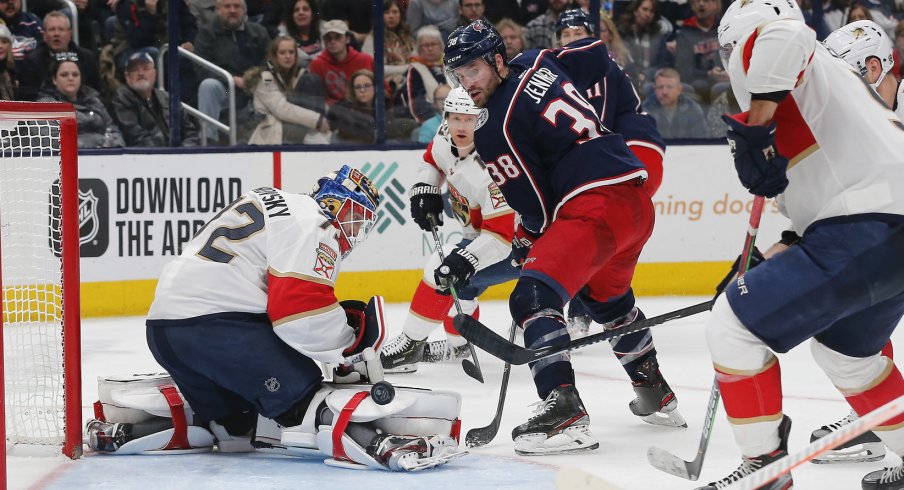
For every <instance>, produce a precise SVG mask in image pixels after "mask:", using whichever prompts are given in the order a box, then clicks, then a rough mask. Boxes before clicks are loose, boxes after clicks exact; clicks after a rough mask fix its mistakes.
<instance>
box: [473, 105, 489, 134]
mask: <svg viewBox="0 0 904 490" xmlns="http://www.w3.org/2000/svg"><path fill="white" fill-rule="evenodd" d="M489 118H490V113H489V111H487V110H486V109H481V110H480V115H478V116H477V125H476V126H475V127H474V130H475V131H477V130H478V129H480V127H481V126H483V125H484V124H486V122H487V120H488V119H489Z"/></svg>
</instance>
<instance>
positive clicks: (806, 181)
mask: <svg viewBox="0 0 904 490" xmlns="http://www.w3.org/2000/svg"><path fill="white" fill-rule="evenodd" d="M728 70H729V74H730V76H731V84H732V89H733V90H734V94H735V96H736V97H737V100H738V103H739V104H740V106H741V108H742V109H743V110H745V111H746V110H747V109H749V107H750V100H751V95H750V94H765V93H771V92H778V91H783V90H790V91H791V93H790V95H789V96H788V97H786V98H785V100H783V101H782V102H781V103H780V104H779V105H778V109H777V110H776V112H775V121H776V137H775V139H776V146H777V147H778V151H779V153H781V154H782V155H784V156H785V157H787V158H788V160H789V164H788V181H789V185H788V188H787V189H785V192H784V193H783V194H781V195H779V196H778V197H777V198H776V200H777V202H778V204H779V207H780V209H781V210H782V213H783V214H784V215H785V216H787V217H788V218H789V219H790V220H791V223H792V227H793V228H794V231H796V232H797V233H803V231H804V230H805V229H806V228H807V227H808V226H809V225H810V224H811V223H813V222H814V221H818V220H822V219H825V218H831V217H835V216H847V215H854V214H864V213H885V214H898V215H900V214H904V157H902V154H901V148H904V125H902V124H901V121H900V120H899V119H898V117H897V116H896V115H895V113H894V112H892V111H891V110H890V109H889V108H888V107H887V106H886V105H885V103H884V102H883V101H882V99H881V98H879V96H878V95H876V93H875V92H874V91H873V90H872V89H871V88H870V87H869V85H868V84H866V82H865V81H864V80H863V79H862V78H860V77H859V76H858V75H857V74H855V73H854V72H853V71H852V70H851V69H850V68H849V67H848V65H847V64H846V63H845V62H844V61H842V60H840V59H837V58H835V57H833V56H832V55H831V54H830V53H829V52H828V50H826V48H825V47H824V46H823V45H822V44H820V43H818V42H817V41H816V35H815V33H814V32H813V31H812V30H811V29H810V28H809V27H807V26H806V25H804V24H803V23H802V22H799V21H795V20H780V21H774V22H770V23H768V24H766V25H764V26H761V27H760V29H758V31H756V32H754V33H753V34H751V36H750V37H749V38H748V39H747V40H746V41H744V42H742V43H740V45H739V46H738V47H737V48H736V49H735V50H734V51H733V52H732V54H731V58H730V61H729V66H728Z"/></svg>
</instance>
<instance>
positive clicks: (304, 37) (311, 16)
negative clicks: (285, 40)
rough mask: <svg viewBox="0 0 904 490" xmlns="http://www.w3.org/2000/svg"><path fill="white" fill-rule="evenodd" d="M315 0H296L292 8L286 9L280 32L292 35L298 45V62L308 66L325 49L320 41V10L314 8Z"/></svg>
mask: <svg viewBox="0 0 904 490" xmlns="http://www.w3.org/2000/svg"><path fill="white" fill-rule="evenodd" d="M312 1H313V0H295V3H294V4H293V5H292V8H291V9H287V10H286V15H285V16H284V18H283V23H282V24H280V26H279V32H280V34H285V35H288V36H291V37H292V39H294V40H295V44H296V45H297V46H298V63H299V64H300V65H301V66H302V67H304V68H307V67H308V66H309V65H310V64H311V60H312V59H314V57H315V56H317V54H318V53H320V51H321V50H322V49H323V43H322V42H321V41H320V12H318V11H317V9H316V8H314V5H313V4H312Z"/></svg>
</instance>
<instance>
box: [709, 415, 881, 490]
mask: <svg viewBox="0 0 904 490" xmlns="http://www.w3.org/2000/svg"><path fill="white" fill-rule="evenodd" d="M790 432H791V418H790V417H788V416H787V415H785V416H784V417H783V418H782V423H781V424H779V426H778V435H779V444H778V449H776V450H775V451H772V452H771V453H768V454H763V455H760V456H756V457H753V458H748V457H746V456H743V457H741V466H738V469H736V470H734V471H733V472H732V473H731V474H730V475H728V476H726V477H725V478H723V479H721V480H719V481H715V482H712V483H710V484H709V485H706V486H705V487H698V488H697V490H718V489H720V488H725V487H727V486H728V485H731V484H732V483H734V482H736V481H738V480H740V479H741V478H744V477H745V476H747V475H749V474H751V473H753V472H754V471H756V470H758V469H760V468H762V467H764V466H766V465H768V464H771V463H774V462H775V461H777V460H779V459H781V458H784V457H785V456H787V455H788V434H789V433H790ZM793 485H794V481H793V480H792V479H791V473H786V474H784V475H782V476H780V477H778V478H777V479H776V480H773V481H772V482H771V483H767V484H765V485H763V486H761V487H757V488H756V490H788V489H789V488H791V487H792V486H793ZM863 488H866V487H863Z"/></svg>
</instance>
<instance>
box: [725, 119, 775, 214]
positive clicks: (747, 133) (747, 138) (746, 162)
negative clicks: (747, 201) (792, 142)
mask: <svg viewBox="0 0 904 490" xmlns="http://www.w3.org/2000/svg"><path fill="white" fill-rule="evenodd" d="M722 120H723V121H725V123H726V124H728V127H729V131H728V133H727V134H726V136H727V137H728V145H729V146H730V147H731V154H732V156H733V157H734V163H735V170H737V172H738V178H739V179H740V180H741V184H743V185H744V187H746V188H747V190H749V191H750V193H751V194H754V195H757V196H763V197H775V196H777V195H779V194H781V193H782V192H784V191H785V188H786V187H788V177H787V175H786V172H787V170H788V159H787V158H785V157H783V156H782V155H779V154H778V152H776V150H775V122H771V123H769V125H767V126H749V125H747V113H746V112H743V113H741V114H735V115H728V114H723V115H722Z"/></svg>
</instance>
